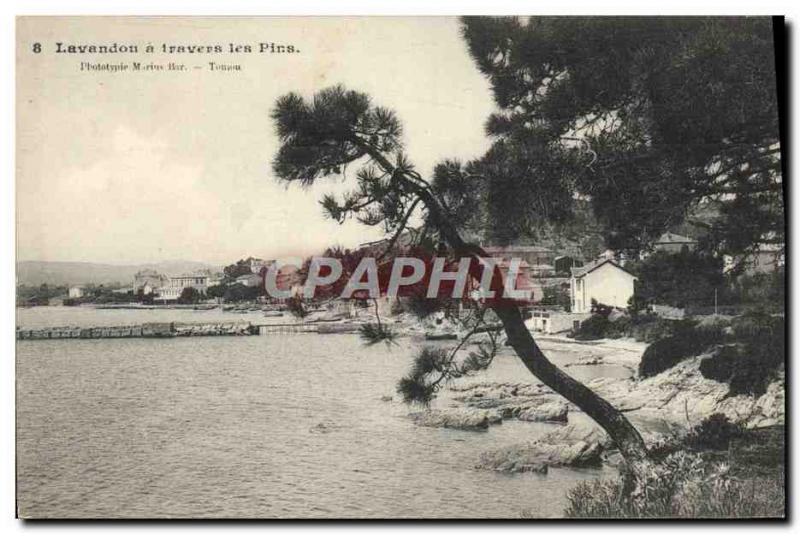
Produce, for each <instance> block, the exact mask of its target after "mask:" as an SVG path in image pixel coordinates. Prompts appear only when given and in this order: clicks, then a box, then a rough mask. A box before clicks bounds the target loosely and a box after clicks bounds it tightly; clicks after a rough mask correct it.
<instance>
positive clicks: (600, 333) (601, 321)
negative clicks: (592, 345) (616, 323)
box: [572, 314, 611, 341]
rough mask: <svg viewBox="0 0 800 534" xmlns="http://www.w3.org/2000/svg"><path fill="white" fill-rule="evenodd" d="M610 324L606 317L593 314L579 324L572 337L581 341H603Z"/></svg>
mask: <svg viewBox="0 0 800 534" xmlns="http://www.w3.org/2000/svg"><path fill="white" fill-rule="evenodd" d="M610 323H611V321H609V320H608V316H607V315H600V314H594V315H592V316H591V317H589V318H588V319H586V320H585V321H583V322H582V323H581V325H580V327H578V329H577V330H576V331H575V333H574V334H573V335H572V337H573V338H574V339H579V340H581V341H590V340H593V339H603V338H604V337H606V331H607V330H608V328H609V324H610Z"/></svg>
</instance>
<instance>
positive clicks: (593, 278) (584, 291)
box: [570, 258, 636, 313]
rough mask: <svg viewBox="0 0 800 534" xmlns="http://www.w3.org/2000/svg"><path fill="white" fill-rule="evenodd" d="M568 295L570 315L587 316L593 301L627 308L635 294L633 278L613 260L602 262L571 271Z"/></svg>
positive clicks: (606, 259) (598, 261)
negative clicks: (585, 314)
mask: <svg viewBox="0 0 800 534" xmlns="http://www.w3.org/2000/svg"><path fill="white" fill-rule="evenodd" d="M571 274H572V277H571V278H570V295H571V299H572V312H573V313H588V312H590V311H591V309H592V301H596V302H598V303H599V304H605V305H606V306H612V307H614V308H626V307H627V306H628V300H629V299H630V298H631V297H632V296H633V294H634V292H635V281H636V277H635V276H634V275H632V274H631V273H629V272H628V271H626V270H625V269H624V268H623V267H622V266H620V264H619V263H617V262H616V261H615V260H612V259H608V258H602V259H599V260H597V261H593V262H591V263H589V264H587V265H584V266H583V267H574V268H572V269H571Z"/></svg>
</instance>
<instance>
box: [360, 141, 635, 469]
mask: <svg viewBox="0 0 800 534" xmlns="http://www.w3.org/2000/svg"><path fill="white" fill-rule="evenodd" d="M360 144H361V146H362V148H364V150H365V152H366V153H368V154H369V155H370V156H371V157H372V159H373V160H374V161H376V162H377V163H378V164H379V165H380V166H381V167H383V168H384V170H385V171H387V172H390V173H391V174H392V175H393V176H395V177H398V178H400V179H401V180H402V184H403V187H404V188H405V189H406V190H407V191H408V192H409V193H412V194H414V195H416V196H418V197H419V198H420V199H421V200H422V202H423V204H424V205H425V207H426V208H427V209H428V213H429V215H430V219H431V221H432V222H433V223H434V225H435V226H436V227H437V229H438V230H439V231H440V232H441V235H442V238H443V239H444V240H445V242H446V243H447V244H448V245H449V246H450V247H451V248H452V249H453V251H454V252H455V253H456V255H457V256H459V257H472V258H478V257H488V254H487V253H486V251H484V250H483V249H482V248H481V247H479V246H477V245H474V244H470V243H467V242H465V241H464V240H463V239H462V237H461V235H460V234H459V232H458V229H457V228H456V227H455V226H454V225H453V224H452V222H451V221H450V220H449V219H448V217H447V214H446V212H445V210H444V209H443V208H442V206H441V205H440V204H439V202H438V201H437V200H436V198H435V197H434V196H433V194H432V193H431V192H430V190H428V189H427V188H426V187H424V186H423V185H421V184H420V183H419V181H418V179H417V177H415V176H413V175H407V173H405V172H401V171H398V170H397V169H396V168H395V167H394V166H393V165H392V164H391V163H390V162H389V161H388V160H387V159H386V158H384V157H383V155H382V154H381V153H380V152H379V151H377V150H375V149H374V147H371V146H369V145H367V144H363V143H360ZM495 268H496V269H497V267H495ZM501 278H502V277H501ZM501 289H502V288H501ZM492 309H493V310H494V312H495V313H496V314H497V316H498V317H499V318H500V320H501V321H502V322H503V328H504V329H505V332H506V335H507V336H508V341H509V343H510V344H511V346H512V347H513V348H514V351H515V352H516V353H517V356H519V358H520V359H521V360H522V363H524V364H525V367H527V368H528V370H529V371H530V372H531V373H532V374H533V375H534V376H535V377H536V378H538V379H539V380H541V381H542V382H543V383H544V384H545V385H546V386H548V387H549V388H551V389H552V390H553V391H555V392H556V393H558V394H559V395H561V396H562V397H564V398H565V399H567V400H568V401H570V402H571V403H573V404H574V405H575V406H577V407H578V408H580V409H581V410H582V411H583V412H584V413H586V414H587V415H588V416H589V417H591V418H592V419H593V420H594V421H595V422H596V423H597V424H598V425H600V426H601V427H602V428H603V430H605V431H606V432H607V433H608V435H609V437H610V438H611V439H612V440H613V441H614V443H615V444H616V445H617V447H618V448H619V451H620V453H621V454H622V456H623V457H624V458H625V460H626V462H627V463H628V466H629V467H630V468H631V470H632V471H633V473H634V475H635V476H636V478H637V479H639V480H641V479H642V478H643V477H642V475H643V473H644V469H645V468H646V467H647V466H648V465H649V464H650V463H651V461H650V459H649V457H648V453H647V447H646V446H645V444H644V440H643V439H642V436H641V435H640V434H639V432H638V431H637V430H636V428H634V426H633V425H632V424H631V423H630V421H628V418H627V417H625V416H624V415H623V414H622V412H620V411H619V410H617V409H616V408H614V406H612V405H611V404H610V403H609V402H608V401H606V400H605V399H603V398H602V397H601V396H600V395H598V394H597V393H595V392H594V391H592V390H591V389H589V388H588V387H586V386H585V385H583V384H582V383H581V382H579V381H577V380H575V379H574V378H572V377H571V376H569V375H568V374H567V373H565V372H564V371H562V370H561V369H559V368H558V367H556V366H555V365H553V363H552V362H551V361H550V360H548V359H547V357H546V356H545V355H544V353H543V352H542V350H541V349H540V348H539V346H538V345H537V344H536V341H535V340H534V339H533V336H532V335H531V333H530V331H529V330H528V328H527V327H526V326H525V322H524V321H523V319H522V315H521V314H520V311H519V308H517V307H516V306H513V305H508V304H504V303H500V305H499V306H497V307H493V308H492Z"/></svg>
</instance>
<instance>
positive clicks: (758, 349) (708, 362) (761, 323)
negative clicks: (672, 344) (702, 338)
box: [700, 313, 786, 395]
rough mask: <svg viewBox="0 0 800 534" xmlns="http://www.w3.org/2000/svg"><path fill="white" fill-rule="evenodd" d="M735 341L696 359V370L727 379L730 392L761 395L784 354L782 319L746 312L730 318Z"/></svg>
mask: <svg viewBox="0 0 800 534" xmlns="http://www.w3.org/2000/svg"><path fill="white" fill-rule="evenodd" d="M731 326H732V330H733V336H732V337H733V341H734V342H735V344H733V345H728V346H725V347H723V348H722V349H721V350H720V351H718V352H717V353H716V354H714V355H713V356H711V357H710V358H706V359H704V360H703V361H702V362H700V373H701V374H702V375H703V376H704V377H705V378H709V379H712V380H716V381H718V382H728V384H729V387H730V395H747V394H751V395H763V394H764V393H765V392H766V390H767V385H768V384H769V382H770V380H772V379H774V377H775V374H776V371H777V370H778V369H779V368H780V367H781V366H782V365H783V363H784V360H785V357H786V346H785V342H786V341H785V321H784V319H783V317H772V316H770V315H767V314H764V313H749V314H746V315H743V316H741V317H737V318H735V319H734V320H733V321H732V325H731Z"/></svg>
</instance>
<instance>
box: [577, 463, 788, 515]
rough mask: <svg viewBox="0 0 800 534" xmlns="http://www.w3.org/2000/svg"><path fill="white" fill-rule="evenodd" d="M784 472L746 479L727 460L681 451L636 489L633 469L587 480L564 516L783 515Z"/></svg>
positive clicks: (581, 485)
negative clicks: (712, 460) (709, 459)
mask: <svg viewBox="0 0 800 534" xmlns="http://www.w3.org/2000/svg"><path fill="white" fill-rule="evenodd" d="M784 484H785V481H784V477H783V476H782V475H781V474H776V475H771V476H768V477H756V478H752V479H746V480H741V479H738V478H733V477H731V476H730V475H729V470H728V466H727V464H722V463H709V462H704V461H703V460H702V459H701V458H700V457H699V456H696V455H692V454H688V453H686V452H677V453H673V454H671V455H669V456H667V457H666V458H665V459H664V461H663V462H662V463H659V464H657V465H656V466H655V467H654V468H653V469H652V471H651V472H650V473H648V475H647V476H646V479H645V480H644V481H642V483H641V484H640V485H639V491H633V489H634V487H635V485H634V481H633V479H632V477H631V475H630V474H628V473H626V472H623V474H622V475H621V476H619V477H618V478H616V479H612V480H595V481H591V482H582V483H580V484H578V486H576V487H575V488H573V489H572V490H570V492H569V493H568V495H567V498H568V501H569V504H568V506H567V509H566V511H565V515H566V516H567V517H570V518H583V519H640V518H688V519H696V518H731V519H732V518H755V517H783V516H784V515H785V509H784V503H785V494H784Z"/></svg>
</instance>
